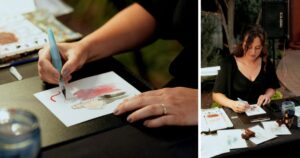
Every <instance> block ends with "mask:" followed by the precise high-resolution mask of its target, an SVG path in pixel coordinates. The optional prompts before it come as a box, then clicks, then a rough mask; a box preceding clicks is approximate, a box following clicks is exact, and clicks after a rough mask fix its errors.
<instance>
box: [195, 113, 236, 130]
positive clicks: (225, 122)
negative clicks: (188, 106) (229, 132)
mask: <svg viewBox="0 0 300 158" xmlns="http://www.w3.org/2000/svg"><path fill="white" fill-rule="evenodd" d="M200 119H202V120H203V121H202V120H201V124H202V125H201V127H203V130H202V128H201V131H205V130H208V129H209V131H216V130H219V129H225V128H229V127H233V124H232V122H231V120H230V119H229V117H228V116H227V115H226V113H225V111H224V110H223V109H222V108H212V109H202V112H201V118H200Z"/></svg>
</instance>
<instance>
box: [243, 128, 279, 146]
mask: <svg viewBox="0 0 300 158" xmlns="http://www.w3.org/2000/svg"><path fill="white" fill-rule="evenodd" d="M249 129H250V130H251V131H253V132H254V133H255V137H251V138H250V141H252V142H253V143H254V144H260V143H263V142H265V141H268V140H271V139H273V138H276V137H277V136H276V135H274V134H273V133H271V132H269V131H267V130H264V129H263V128H261V127H260V126H259V125H257V126H254V127H251V128H249Z"/></svg>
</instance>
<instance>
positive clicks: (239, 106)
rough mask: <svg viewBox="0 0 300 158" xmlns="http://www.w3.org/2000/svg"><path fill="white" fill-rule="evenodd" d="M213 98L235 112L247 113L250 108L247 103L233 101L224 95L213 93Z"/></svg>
mask: <svg viewBox="0 0 300 158" xmlns="http://www.w3.org/2000/svg"><path fill="white" fill-rule="evenodd" d="M212 98H213V100H214V101H215V102H217V103H218V104H220V105H222V106H225V107H228V108H231V109H232V110H233V111H235V112H245V111H246V109H247V107H248V106H249V105H248V104H247V103H245V102H240V101H235V100H231V99H229V98H228V97H226V96H225V95H224V94H222V93H215V92H213V93H212Z"/></svg>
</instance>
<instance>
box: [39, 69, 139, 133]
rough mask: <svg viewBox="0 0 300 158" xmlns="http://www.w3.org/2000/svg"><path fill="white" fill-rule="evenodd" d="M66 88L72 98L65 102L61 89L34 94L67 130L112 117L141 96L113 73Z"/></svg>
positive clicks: (72, 84) (87, 79) (73, 83)
mask: <svg viewBox="0 0 300 158" xmlns="http://www.w3.org/2000/svg"><path fill="white" fill-rule="evenodd" d="M67 86H68V87H67V89H68V91H71V95H72V96H73V99H69V100H65V99H64V96H63V95H62V94H61V93H60V90H59V88H58V87H57V88H52V89H49V90H46V91H42V92H39V93H36V94H34V96H35V97H36V98H37V99H38V100H40V101H41V102H42V103H43V104H44V105H45V106H46V107H47V108H48V109H49V110H50V111H51V112H52V113H53V114H54V115H55V116H56V117H57V118H58V119H59V120H60V121H61V122H63V123H64V124H65V125H66V126H67V127H69V126H72V125H75V124H78V123H81V122H84V121H87V120H91V119H93V118H97V117H100V116H103V115H107V114H110V113H112V112H113V111H114V109H115V108H116V107H117V106H118V105H119V104H120V103H121V102H122V101H123V100H124V99H125V98H128V97H133V96H135V95H137V94H139V93H140V92H139V91H138V90H137V89H136V88H134V87H133V86H132V85H130V84H129V83H128V82H126V81H125V80H124V79H122V78H121V77H120V76H118V75H117V74H116V73H114V72H112V71H111V72H107V73H103V74H100V75H96V76H92V77H87V78H84V79H81V80H78V81H74V82H72V83H69V84H68V85H67Z"/></svg>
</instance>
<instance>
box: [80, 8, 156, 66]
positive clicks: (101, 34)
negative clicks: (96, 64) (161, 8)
mask: <svg viewBox="0 0 300 158" xmlns="http://www.w3.org/2000/svg"><path fill="white" fill-rule="evenodd" d="M155 25H156V23H155V19H154V18H153V17H152V16H151V15H150V14H149V13H148V12H147V11H146V10H145V9H144V8H143V7H141V6H140V5H139V4H137V3H135V4H133V5H131V6H129V7H128V8H126V9H124V10H122V11H121V12H119V13H118V14H117V15H115V16H114V17H113V18H112V19H111V20H109V21H108V22H107V23H106V24H104V25H103V26H102V27H101V28H99V29H98V30H96V31H95V32H93V33H91V34H90V35H88V36H86V37H85V38H84V39H82V40H81V41H80V43H81V45H82V47H83V48H84V49H83V50H84V52H83V53H88V54H87V61H94V60H97V59H101V58H103V57H107V56H111V55H113V54H116V53H118V52H120V51H125V50H128V49H132V48H134V47H136V46H139V45H141V44H142V43H144V42H145V41H146V40H148V39H149V38H150V37H151V35H152V34H153V32H154V30H155Z"/></svg>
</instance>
